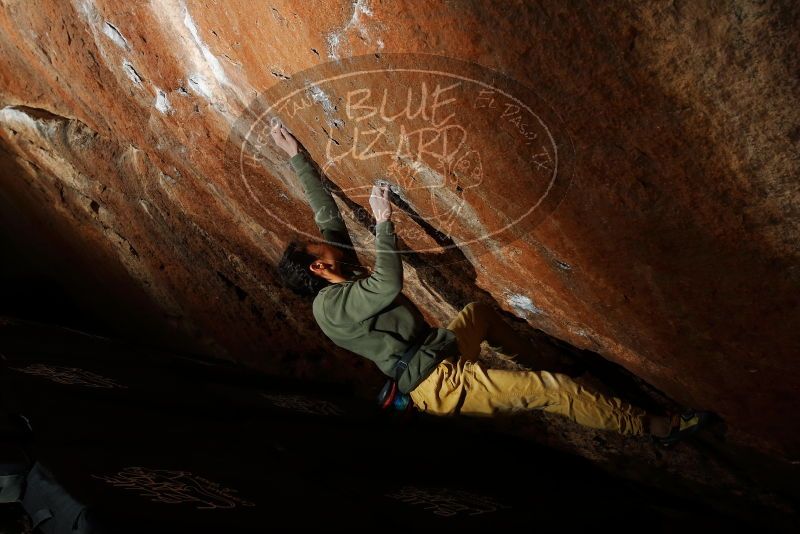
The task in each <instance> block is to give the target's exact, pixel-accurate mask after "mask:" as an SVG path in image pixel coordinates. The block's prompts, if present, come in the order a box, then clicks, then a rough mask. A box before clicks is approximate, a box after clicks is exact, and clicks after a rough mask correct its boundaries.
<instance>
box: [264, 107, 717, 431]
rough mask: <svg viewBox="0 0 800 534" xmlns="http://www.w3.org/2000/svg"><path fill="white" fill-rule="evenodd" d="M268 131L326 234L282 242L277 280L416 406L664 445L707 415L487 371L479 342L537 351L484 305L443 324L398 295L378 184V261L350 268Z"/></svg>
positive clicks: (312, 185)
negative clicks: (667, 411)
mask: <svg viewBox="0 0 800 534" xmlns="http://www.w3.org/2000/svg"><path fill="white" fill-rule="evenodd" d="M271 135H272V138H273V139H274V141H275V143H276V144H277V145H278V147H280V148H281V149H282V150H283V151H285V152H286V153H287V154H288V156H289V157H290V163H291V165H292V167H293V168H294V170H295V171H296V172H297V174H298V176H299V179H300V182H301V183H302V185H303V189H304V191H305V194H306V198H307V200H308V202H309V204H310V205H311V208H312V210H313V211H314V215H315V221H316V223H317V225H318V226H319V228H320V231H321V232H322V236H323V240H322V241H317V242H311V243H306V242H299V241H294V242H292V243H291V244H289V246H288V247H287V249H286V251H285V253H284V255H283V257H282V259H281V260H280V264H279V272H280V275H281V278H282V279H283V281H284V283H286V285H287V286H289V287H290V288H291V289H292V290H293V291H294V292H295V293H297V294H300V295H303V296H306V297H309V298H313V305H312V309H313V314H314V318H315V319H316V321H317V323H318V324H319V326H320V328H321V329H322V331H323V332H324V333H325V334H326V335H327V336H328V337H329V338H330V339H331V340H332V341H333V342H334V343H336V344H337V345H338V346H340V347H343V348H345V349H347V350H350V351H351V352H354V353H356V354H359V355H361V356H363V357H366V358H368V359H370V360H372V361H373V362H374V363H375V364H376V365H377V366H378V367H379V368H380V370H381V371H382V372H383V373H384V374H385V375H387V376H389V377H396V378H397V389H399V390H400V391H401V392H403V393H407V394H408V395H409V396H410V399H411V401H412V402H413V404H414V406H415V407H416V408H417V409H419V410H421V411H423V412H427V413H430V414H435V415H450V414H464V415H491V414H494V413H498V412H510V411H521V410H543V411H546V412H551V413H556V414H561V415H564V416H566V417H569V418H570V419H572V420H573V421H575V422H577V423H579V424H581V425H585V426H589V427H593V428H599V429H607V430H613V431H616V432H619V433H621V434H625V435H634V436H641V435H650V436H651V437H652V438H653V439H654V441H656V442H658V443H661V444H664V445H668V444H671V443H674V442H676V441H678V440H680V439H682V438H684V437H686V436H687V435H689V434H691V433H693V432H695V431H696V430H697V429H699V428H700V427H701V426H702V425H703V424H704V423H705V422H706V421H707V419H708V415H709V414H708V413H706V412H695V411H692V410H687V411H686V412H685V413H682V414H672V415H670V416H668V417H663V416H657V415H652V414H648V413H647V412H645V411H644V410H642V409H640V408H637V407H635V406H633V405H631V404H628V403H626V402H624V401H622V400H620V399H618V398H615V397H610V396H605V395H602V394H600V393H597V392H593V391H590V390H589V389H587V388H585V387H583V386H581V385H580V384H578V383H577V382H576V381H574V380H573V379H572V378H570V377H569V376H567V375H565V374H561V373H557V372H551V371H548V370H539V371H509V370H500V369H490V368H486V366H485V365H484V364H483V363H482V362H480V361H479V359H478V356H479V353H480V345H481V343H482V342H483V341H484V340H485V341H487V342H488V343H489V345H490V346H492V347H494V348H495V349H496V350H498V351H499V352H500V353H502V354H505V355H508V356H511V357H513V356H518V355H520V354H525V353H527V352H530V351H533V350H534V348H533V346H532V345H531V343H530V342H528V341H526V340H525V339H523V338H522V337H521V336H520V335H519V334H517V333H516V331H515V330H514V329H513V328H511V326H510V325H508V324H506V323H505V321H504V320H503V319H502V318H501V317H500V316H499V315H498V314H497V313H496V312H495V311H494V310H493V309H492V308H491V307H490V306H488V305H485V304H481V303H477V302H473V303H470V304H468V305H467V306H466V307H465V308H464V309H462V310H461V311H460V312H459V313H458V315H457V316H456V317H455V318H454V319H453V320H452V322H450V324H449V325H448V326H447V328H430V327H429V326H428V325H427V324H426V323H425V320H424V319H423V318H422V316H421V314H420V312H419V310H417V308H416V307H415V306H414V305H413V304H412V303H411V302H410V301H409V300H408V299H407V298H406V297H405V296H404V295H403V294H402V293H401V290H402V286H403V273H402V271H403V267H402V262H401V260H400V255H399V254H397V253H396V252H395V234H394V223H393V222H392V220H391V216H392V207H391V202H390V200H389V190H388V188H387V187H385V186H381V187H379V186H375V187H373V189H372V194H371V196H370V198H369V203H370V206H371V208H372V211H373V214H374V216H375V222H376V225H375V252H376V260H375V268H374V270H373V271H372V274H371V275H370V276H366V277H364V276H359V274H358V273H357V271H356V273H355V274H354V271H355V269H353V266H355V265H357V262H355V261H353V260H352V257H353V256H354V255H353V256H348V254H349V253H348V252H346V251H344V250H343V249H342V248H340V247H339V246H338V245H340V244H343V243H345V242H347V228H346V226H345V224H344V221H343V219H342V217H341V214H340V213H339V210H338V207H337V206H336V203H335V201H334V199H333V197H332V195H331V194H330V192H328V191H327V190H326V189H325V188H324V187H323V185H322V182H321V180H320V178H319V175H318V174H317V172H316V171H315V169H314V167H313V166H312V165H311V164H310V162H309V161H308V159H307V158H306V156H305V155H304V154H303V152H301V151H300V150H299V146H298V142H297V140H296V139H295V138H294V136H293V135H292V134H291V133H290V132H289V131H288V130H287V129H286V128H285V127H284V126H283V125H282V124H280V123H277V122H276V123H275V125H274V126H273V127H272V130H271ZM347 258H351V259H349V260H348V259H347Z"/></svg>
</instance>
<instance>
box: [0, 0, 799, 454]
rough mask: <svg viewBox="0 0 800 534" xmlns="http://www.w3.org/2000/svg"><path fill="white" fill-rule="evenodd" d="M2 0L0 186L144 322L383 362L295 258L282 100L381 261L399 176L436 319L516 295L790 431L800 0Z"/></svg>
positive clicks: (699, 400) (716, 405)
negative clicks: (373, 216) (307, 282)
mask: <svg viewBox="0 0 800 534" xmlns="http://www.w3.org/2000/svg"><path fill="white" fill-rule="evenodd" d="M0 5H2V7H3V10H2V15H0V25H2V28H1V29H2V31H0V51H1V52H2V58H3V59H2V66H1V67H0V80H2V83H1V84H0V91H1V93H0V99H1V100H2V101H1V102H0V104H1V105H2V111H0V138H1V139H2V148H3V159H4V163H3V169H4V175H3V178H2V184H0V185H1V186H2V188H1V189H2V193H3V195H2V201H3V203H4V204H5V205H4V209H3V211H4V213H6V214H8V213H9V212H10V211H9V210H11V209H12V208H13V209H14V210H15V211H16V212H17V213H23V214H25V215H26V216H29V217H33V218H35V219H36V220H37V221H40V222H42V224H43V225H44V227H46V228H49V230H47V232H49V233H48V234H47V239H52V240H53V243H56V242H57V243H60V246H62V247H64V248H65V249H69V250H71V251H72V252H73V253H74V254H75V256H76V257H80V258H82V260H81V261H83V262H85V263H84V264H80V263H76V269H80V268H82V267H81V265H91V269H92V274H93V276H95V277H97V278H98V280H101V281H100V282H98V283H99V284H101V287H104V293H105V294H106V296H107V299H108V302H111V301H113V299H115V298H116V299H121V300H126V301H128V300H130V299H135V300H136V301H137V302H139V301H141V302H142V304H141V305H140V306H139V307H138V309H139V310H140V312H139V314H140V315H141V317H140V319H141V323H137V324H141V325H144V326H143V328H145V329H146V332H145V333H149V334H154V333H155V332H156V331H157V333H158V335H159V336H162V337H165V336H166V337H169V336H171V335H175V336H181V339H182V340H184V341H183V342H185V343H187V344H188V345H187V346H191V347H192V348H194V349H197V350H202V351H204V352H207V353H209V354H214V355H217V356H223V357H229V358H232V359H235V360H238V361H241V362H244V363H247V364H249V365H257V366H259V367H261V368H264V369H267V370H284V371H286V372H291V373H293V374H295V375H299V376H311V375H313V376H325V377H327V378H329V379H331V380H352V379H354V378H355V377H359V376H362V377H363V376H364V374H365V373H372V372H373V371H372V370H368V368H366V367H365V366H364V365H363V363H362V362H359V361H358V360H357V359H356V358H354V357H352V356H350V355H348V354H345V353H342V352H339V351H332V347H331V345H330V344H329V343H328V342H327V341H326V340H325V339H324V337H323V336H322V334H321V332H319V330H318V329H317V327H316V326H315V324H314V323H313V319H312V318H311V314H310V309H309V307H308V305H307V304H305V303H302V302H301V301H299V300H297V299H296V298H295V297H294V296H292V295H291V294H290V293H289V292H287V291H286V290H285V289H283V288H281V287H280V285H279V284H278V283H277V280H276V274H275V264H276V262H277V260H278V258H279V257H280V255H281V252H282V250H283V247H284V246H285V245H286V243H287V242H288V241H289V240H291V239H294V238H297V237H298V236H300V237H302V236H304V235H305V236H310V235H311V236H313V235H315V225H314V221H313V215H312V214H311V212H310V210H308V209H307V207H306V206H305V203H304V200H303V197H302V190H301V189H300V187H299V184H298V183H297V182H296V181H295V180H294V179H293V175H292V172H291V169H290V168H289V166H288V164H287V163H286V158H285V157H284V156H283V155H282V154H280V153H279V152H278V151H276V149H275V147H274V146H273V145H272V144H271V143H270V142H269V140H268V139H266V136H265V135H264V132H265V129H264V127H265V126H267V125H268V124H269V121H270V120H271V119H273V118H274V117H279V118H280V119H281V120H283V121H284V123H285V124H286V125H287V126H288V127H289V128H290V129H291V130H292V131H293V132H294V133H295V135H297V137H298V138H299V139H300V141H301V142H302V143H303V144H304V146H305V148H306V149H307V151H308V152H309V154H310V156H311V158H312V159H313V160H314V161H315V162H316V163H317V164H318V165H319V166H320V167H321V168H322V169H323V170H324V171H325V174H326V176H327V177H328V178H329V179H330V181H331V187H332V189H333V190H334V194H335V196H336V197H337V199H338V201H339V203H340V207H341V209H342V211H343V213H344V215H345V217H346V218H347V223H348V227H349V228H350V229H351V233H352V235H353V240H354V245H355V246H356V249H357V252H358V253H359V255H360V256H361V258H362V260H363V261H364V262H366V263H369V262H370V261H371V250H370V246H371V241H370V237H369V236H370V233H369V221H368V220H367V219H366V218H365V217H363V213H362V210H361V209H360V208H368V204H367V202H366V198H365V191H366V190H368V188H369V186H370V185H371V184H372V183H373V182H374V180H375V179H376V178H385V179H387V180H389V181H391V182H392V183H393V184H394V185H396V186H397V191H398V193H399V194H400V197H401V198H402V205H403V210H398V215H397V217H396V220H397V225H398V229H399V232H400V237H401V240H402V243H403V245H404V246H405V247H406V248H407V249H408V250H412V251H417V252H418V254H415V255H410V254H409V255H406V256H405V257H404V258H405V266H406V277H407V278H406V285H405V292H406V293H407V294H408V295H409V296H410V297H411V298H412V300H414V301H415V302H417V303H418V305H419V306H420V307H421V309H422V310H423V312H424V313H425V314H426V315H427V316H428V318H429V319H430V320H431V321H432V322H435V323H437V324H441V323H445V322H446V321H447V320H448V319H449V318H450V317H452V315H453V314H454V313H455V312H456V311H457V310H458V308H459V307H460V306H462V305H464V304H465V303H466V302H468V301H470V300H485V301H489V302H491V301H494V302H496V303H497V305H499V306H500V307H501V308H503V309H505V310H506V311H508V312H510V313H513V314H515V315H516V316H518V317H520V318H522V319H525V320H527V321H528V322H529V323H530V324H531V325H533V326H536V327H538V328H541V329H543V330H545V331H547V332H548V333H550V334H552V335H554V336H556V337H558V338H561V339H563V340H565V341H567V342H569V343H571V344H573V345H575V346H577V347H581V348H587V349H591V350H594V351H597V352H599V353H600V354H602V355H603V356H605V357H607V358H609V359H611V360H613V361H616V362H618V363H620V364H622V365H623V366H625V367H626V368H628V369H629V370H631V371H632V372H634V373H636V374H637V375H639V376H641V377H642V378H644V379H645V380H647V381H648V382H650V383H652V384H654V385H655V386H657V387H658V388H660V389H662V390H663V391H665V392H666V393H668V394H669V395H670V396H672V397H673V398H675V399H676V400H678V401H679V402H682V403H685V404H690V405H694V406H700V407H704V408H708V409H713V410H715V411H717V412H718V413H720V414H721V415H722V416H723V417H724V418H725V419H726V420H727V421H728V423H729V424H730V425H731V426H732V428H733V429H734V430H735V431H736V432H737V433H738V436H739V437H740V438H741V439H747V440H748V441H750V442H753V443H758V444H759V445H760V446H761V447H765V448H775V449H782V450H783V451H784V452H785V451H795V452H796V451H797V445H798V443H799V441H798V438H800V436H798V431H797V429H796V428H794V427H793V426H792V425H789V424H787V421H786V418H787V413H788V411H787V410H788V408H789V407H790V406H794V405H796V404H797V402H798V396H800V394H798V386H800V379H799V377H798V375H799V374H800V373H798V368H797V363H796V361H795V360H796V356H797V354H798V348H800V347H798V344H799V343H798V335H797V332H798V331H800V324H798V323H799V322H800V314H799V313H798V310H797V293H798V292H797V289H798V271H797V268H796V264H797V251H798V238H799V237H800V230H799V229H798V217H797V206H798V189H797V182H796V177H797V174H798V141H799V140H800V112H798V107H797V105H796V104H797V99H798V94H797V93H798V90H797V78H796V73H797V72H798V67H799V66H800V65H798V58H797V54H796V53H795V51H796V50H797V48H798V44H800V43H798V37H797V34H796V32H795V31H793V30H794V29H795V28H796V27H797V24H798V22H799V21H798V18H799V17H798V7H797V5H795V3H793V2H788V1H787V2H772V3H770V2H766V3H764V4H763V5H751V4H744V3H742V4H740V3H738V2H732V3H729V4H725V5H721V4H720V5H717V4H714V5H700V4H695V3H674V4H670V5H662V4H653V5H646V4H640V5H636V6H631V5H629V4H624V5H619V6H613V5H608V4H603V5H602V6H601V5H598V6H596V7H587V6H582V7H572V8H568V7H566V6H563V5H562V4H561V3H560V2H552V3H549V5H544V6H542V5H535V4H530V5H524V4H518V5H511V4H508V3H494V2H488V1H485V2H473V3H470V4H463V5H462V4H459V3H446V4H440V3H438V2H437V3H433V2H430V3H429V2H407V3H397V2H384V3H382V2H377V1H370V0H358V1H357V2H352V3H351V2H334V1H330V2H324V3H317V2H307V3H299V2H280V1H278V2H272V3H269V4H266V3H252V2H237V1H226V2H218V3H205V2H202V3H201V2H178V1H175V2H157V1H154V2H149V3H144V2H141V3H140V2H133V3H131V2H117V1H100V0H96V1H91V0H75V1H74V2H72V3H67V2H56V1H50V2H48V1H42V2H35V3H34V2H15V1H3V2H0ZM354 73H358V75H355V74H354ZM6 208H7V209H6ZM6 216H8V215H6ZM54 246H55V245H54ZM76 261H77V260H76ZM102 280H105V282H102ZM109 280H113V281H115V282H114V283H110V282H108V281H109ZM115 292H116V293H115ZM145 302H149V304H145ZM148 306H152V308H149V307H148ZM143 310H147V311H143ZM111 315H112V316H113V313H112V314H111ZM120 317H122V316H120ZM119 321H122V319H121V318H120V319H119ZM162 324H166V325H167V327H166V328H162V326H160V325H162ZM154 335H155V334H154ZM275 347H281V348H284V349H283V350H275V349H274V348H275ZM287 347H288V348H289V349H290V350H288V351H287V350H286V349H285V348H287ZM278 352H280V354H281V356H278V355H277V353H278ZM330 352H333V355H332V356H325V357H324V358H319V359H318V360H315V359H314V358H313V355H315V354H316V355H319V354H323V353H325V354H328V353H330ZM370 376H372V375H370Z"/></svg>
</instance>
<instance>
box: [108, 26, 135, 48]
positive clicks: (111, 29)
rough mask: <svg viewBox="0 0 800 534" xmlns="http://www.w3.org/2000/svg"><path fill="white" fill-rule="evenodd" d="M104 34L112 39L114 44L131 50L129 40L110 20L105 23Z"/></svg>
mask: <svg viewBox="0 0 800 534" xmlns="http://www.w3.org/2000/svg"><path fill="white" fill-rule="evenodd" d="M103 34H104V35H105V36H106V37H108V38H109V39H111V40H112V41H114V44H116V45H117V46H118V47H120V48H123V49H125V50H130V47H129V46H128V41H127V39H125V37H124V36H123V35H122V32H120V31H119V30H118V29H117V27H116V26H114V25H113V24H111V23H110V22H108V21H106V22H105V24H103Z"/></svg>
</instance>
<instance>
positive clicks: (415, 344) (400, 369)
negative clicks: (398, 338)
mask: <svg viewBox="0 0 800 534" xmlns="http://www.w3.org/2000/svg"><path fill="white" fill-rule="evenodd" d="M431 330H433V329H432V328H431V327H427V328H426V329H425V330H423V331H422V332H421V333H420V334H419V335H418V336H417V337H415V338H414V339H412V341H411V344H410V345H409V346H408V347H406V350H405V351H404V352H403V355H402V356H400V359H399V360H397V363H396V364H395V366H394V379H395V381H397V382H399V381H400V377H401V376H403V373H405V372H406V369H408V362H410V361H411V358H413V357H414V355H415V354H416V353H417V351H418V350H419V349H420V347H422V344H423V343H425V340H426V339H427V338H428V334H430V333H431Z"/></svg>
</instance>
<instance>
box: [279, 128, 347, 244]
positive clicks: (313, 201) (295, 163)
mask: <svg viewBox="0 0 800 534" xmlns="http://www.w3.org/2000/svg"><path fill="white" fill-rule="evenodd" d="M270 133H271V134H272V139H273V140H274V141H275V144H276V145H278V146H279V147H280V148H281V149H283V151H284V152H286V154H288V155H289V157H290V158H291V159H290V160H289V162H290V163H291V164H292V168H294V170H295V172H297V176H298V177H299V178H300V183H302V184H303V190H304V191H305V193H306V200H307V201H308V204H309V205H310V206H311V209H312V210H313V211H314V221H315V222H316V223H317V226H318V227H319V230H320V232H321V233H322V237H323V238H325V240H326V241H331V242H334V243H346V242H347V239H346V236H347V227H346V226H345V224H344V220H343V219H342V215H341V213H340V212H339V207H338V206H337V205H336V201H334V200H333V195H331V193H330V191H328V190H327V189H325V186H323V185H322V180H320V177H319V174H317V171H316V169H315V168H314V166H313V165H311V162H309V161H308V159H307V158H306V156H305V154H304V153H303V152H301V151H300V150H299V146H298V143H297V139H295V138H294V136H293V135H292V134H291V133H289V130H287V129H286V128H285V127H284V126H283V125H282V124H280V123H276V124H275V125H274V126H273V127H272V130H271V132H270Z"/></svg>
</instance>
